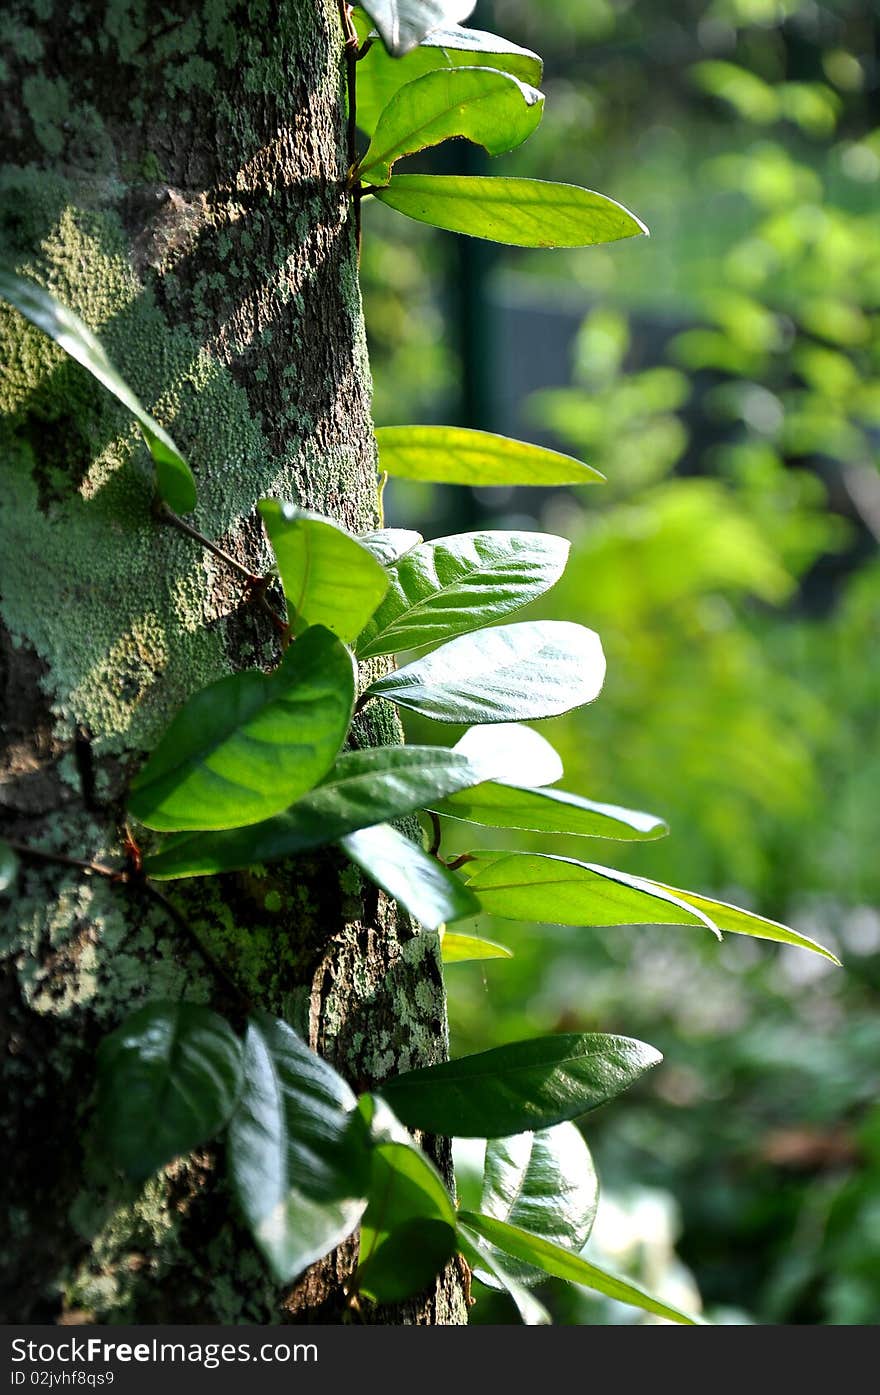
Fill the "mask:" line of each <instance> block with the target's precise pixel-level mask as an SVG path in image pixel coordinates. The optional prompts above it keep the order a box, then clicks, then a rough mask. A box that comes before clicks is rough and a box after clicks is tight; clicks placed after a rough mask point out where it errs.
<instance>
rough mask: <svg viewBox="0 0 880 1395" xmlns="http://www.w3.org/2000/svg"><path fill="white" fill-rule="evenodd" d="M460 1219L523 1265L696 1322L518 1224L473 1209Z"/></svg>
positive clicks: (649, 1309)
mask: <svg viewBox="0 0 880 1395" xmlns="http://www.w3.org/2000/svg"><path fill="white" fill-rule="evenodd" d="M459 1219H460V1222H461V1224H462V1225H463V1226H466V1227H467V1228H468V1229H470V1230H475V1231H476V1232H477V1234H478V1235H482V1236H483V1237H484V1239H486V1240H488V1241H489V1242H490V1243H491V1244H493V1245H495V1246H496V1247H497V1248H498V1249H499V1250H501V1251H503V1253H504V1254H508V1255H512V1256H513V1257H514V1258H515V1259H519V1260H522V1262H523V1263H524V1264H533V1265H535V1266H536V1267H537V1268H539V1269H542V1270H543V1271H544V1273H545V1274H551V1275H553V1277H554V1278H557V1279H568V1280H569V1281H570V1282H571V1283H573V1284H581V1285H582V1286H583V1287H584V1288H589V1289H592V1290H593V1291H594V1292H596V1293H604V1294H605V1296H606V1297H607V1298H616V1299H617V1301H618V1302H620V1303H629V1304H630V1305H631V1306H632V1307H634V1308H641V1309H643V1310H644V1311H645V1312H647V1313H654V1314H655V1316H656V1317H662V1318H667V1319H668V1320H669V1321H670V1322H681V1323H686V1324H688V1325H689V1326H694V1325H696V1323H697V1319H696V1318H693V1317H689V1316H688V1315H687V1313H683V1312H681V1311H680V1310H679V1309H678V1308H673V1307H671V1306H670V1304H668V1303H663V1302H662V1301H661V1300H660V1299H659V1298H653V1297H652V1296H651V1294H649V1293H645V1291H644V1289H641V1288H639V1286H638V1285H637V1284H633V1283H630V1281H629V1280H628V1279H618V1278H617V1277H616V1276H615V1275H614V1274H608V1273H606V1272H605V1270H604V1269H599V1268H597V1266H596V1265H595V1264H590V1263H589V1262H588V1261H587V1260H585V1259H581V1257H580V1255H573V1254H571V1253H570V1252H569V1251H568V1250H564V1249H562V1248H561V1247H560V1246H559V1245H552V1244H550V1242H549V1241H548V1240H542V1239H540V1238H539V1237H538V1236H537V1235H529V1234H528V1233H527V1232H526V1231H525V1230H520V1229H518V1227H516V1226H512V1225H506V1224H505V1223H504V1221H497V1220H495V1219H494V1218H493V1217H491V1216H481V1215H478V1214H476V1213H475V1212H473V1211H462V1212H461V1213H460V1217H459Z"/></svg>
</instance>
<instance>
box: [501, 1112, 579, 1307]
mask: <svg viewBox="0 0 880 1395" xmlns="http://www.w3.org/2000/svg"><path fill="white" fill-rule="evenodd" d="M598 1204H599V1182H598V1178H597V1177H596V1169H595V1167H594V1166H593V1159H592V1157H591V1156H590V1150H589V1148H588V1147H587V1145H586V1143H585V1142H584V1140H583V1137H582V1135H581V1133H580V1130H579V1129H577V1128H576V1127H575V1125H574V1124H570V1123H564V1124H557V1125H556V1126H555V1127H554V1128H552V1129H543V1130H542V1131H541V1132H540V1133H519V1134H514V1136H513V1137H512V1138H497V1139H493V1140H492V1141H491V1142H490V1143H489V1144H488V1146H487V1148H486V1167H485V1172H484V1177H483V1195H482V1199H481V1201H480V1210H481V1212H482V1213H483V1214H484V1215H487V1216H494V1217H495V1219H496V1220H499V1221H506V1222H507V1224H508V1225H515V1226H519V1227H520V1229H522V1230H527V1231H528V1232H529V1234H530V1235H539V1236H540V1237H541V1239H543V1240H549V1241H550V1242H551V1243H552V1244H554V1245H562V1246H563V1248H564V1249H566V1250H572V1251H573V1252H574V1253H575V1254H577V1253H578V1252H579V1251H580V1250H582V1249H583V1247H584V1245H585V1244H586V1243H587V1240H588V1239H589V1237H590V1231H591V1230H592V1229H593V1222H594V1221H595V1219H596V1208H597V1206H598ZM498 1258H499V1259H500V1256H498ZM502 1263H504V1261H502ZM505 1267H506V1271H507V1273H508V1275H509V1276H511V1277H512V1278H514V1279H517V1280H518V1281H519V1282H520V1283H525V1284H529V1283H537V1282H538V1281H539V1280H540V1279H541V1278H542V1275H541V1272H540V1270H535V1269H534V1268H532V1266H531V1265H524V1264H521V1263H520V1262H519V1261H517V1260H515V1259H510V1260H508V1261H507V1263H506V1266H505ZM478 1277H479V1278H480V1279H482V1280H483V1282H484V1283H487V1282H488V1283H489V1284H490V1286H491V1283H492V1279H493V1276H492V1274H491V1273H490V1274H489V1275H487V1276H486V1275H484V1274H482V1273H480V1274H479V1276H478Z"/></svg>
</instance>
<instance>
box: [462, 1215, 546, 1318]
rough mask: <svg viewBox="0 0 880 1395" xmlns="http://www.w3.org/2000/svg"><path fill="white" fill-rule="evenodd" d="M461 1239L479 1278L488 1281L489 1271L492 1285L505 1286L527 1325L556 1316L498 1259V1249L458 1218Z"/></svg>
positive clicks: (463, 1249) (466, 1257)
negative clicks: (487, 1274) (551, 1314)
mask: <svg viewBox="0 0 880 1395" xmlns="http://www.w3.org/2000/svg"><path fill="white" fill-rule="evenodd" d="M458 1239H459V1243H460V1245H461V1249H462V1253H463V1254H464V1257H465V1259H466V1260H467V1262H468V1264H469V1265H470V1266H471V1269H472V1270H473V1271H474V1274H475V1276H476V1277H477V1278H478V1279H482V1281H483V1283H485V1282H486V1273H487V1271H488V1273H489V1274H491V1276H492V1279H493V1280H494V1282H493V1283H492V1285H491V1286H492V1287H493V1288H495V1287H498V1288H502V1289H504V1290H505V1291H506V1292H507V1293H508V1294H509V1295H510V1297H511V1298H512V1299H513V1302H514V1303H515V1305H516V1309H517V1312H518V1313H519V1315H520V1318H521V1319H522V1322H523V1324H524V1325H525V1326H526V1327H546V1326H548V1325H549V1324H550V1323H551V1322H552V1321H553V1319H552V1318H551V1317H550V1314H549V1313H548V1311H547V1309H546V1308H545V1307H544V1305H543V1303H539V1302H538V1300H537V1298H536V1297H535V1295H534V1294H533V1293H530V1292H529V1290H528V1289H527V1288H526V1286H525V1284H521V1283H520V1282H519V1281H518V1280H517V1279H515V1278H514V1277H513V1275H512V1274H511V1273H509V1272H508V1270H507V1269H506V1268H505V1266H504V1264H503V1263H502V1262H501V1261H500V1260H499V1258H498V1255H499V1251H498V1250H496V1249H495V1247H494V1246H493V1245H488V1244H487V1243H486V1241H485V1240H484V1239H483V1237H482V1236H481V1235H478V1234H477V1232H476V1231H475V1230H470V1229H469V1228H468V1226H465V1225H462V1224H461V1221H460V1220H459V1225H458Z"/></svg>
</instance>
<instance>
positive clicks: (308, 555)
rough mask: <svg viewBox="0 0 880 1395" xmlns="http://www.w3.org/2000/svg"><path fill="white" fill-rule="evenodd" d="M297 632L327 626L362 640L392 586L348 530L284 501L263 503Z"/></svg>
mask: <svg viewBox="0 0 880 1395" xmlns="http://www.w3.org/2000/svg"><path fill="white" fill-rule="evenodd" d="M260 513H261V515H262V518H263V523H264V524H265V526H266V532H267V533H268V535H269V541H270V543H271V544H272V550H273V552H274V553H275V557H276V560H277V562H278V570H279V572H280V574H281V585H282V586H283V587H284V596H285V599H286V601H287V612H288V618H289V621H290V627H291V629H292V631H293V633H294V634H295V635H298V634H302V632H303V630H305V629H306V627H307V626H309V625H324V626H325V627H326V628H327V629H328V630H331V631H332V632H333V634H335V635H337V636H338V637H339V639H341V640H343V641H344V642H345V643H346V644H348V643H350V642H351V641H352V640H354V639H356V638H357V636H358V635H359V634H360V632H361V630H362V629H363V627H364V625H365V624H366V623H367V621H368V620H369V618H370V616H371V615H372V614H373V611H374V610H375V609H376V606H377V605H378V604H379V602H380V601H381V599H382V597H383V596H384V595H385V592H386V591H387V590H388V576H387V573H386V572H385V569H384V568H383V566H382V564H381V562H379V561H378V560H377V559H376V558H375V557H374V556H373V554H372V552H371V551H370V550H369V549H368V548H366V547H364V546H363V544H362V543H360V542H359V541H358V540H357V539H356V538H353V537H352V536H351V534H350V533H346V531H345V529H344V528H340V527H339V526H338V524H336V523H333V522H331V520H330V519H329V518H322V517H321V516H320V515H319V514H314V513H307V512H305V511H304V510H303V509H298V508H297V507H296V506H295V505H294V504H286V503H282V502H280V501H279V500H278V499H263V500H261V501H260Z"/></svg>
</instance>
